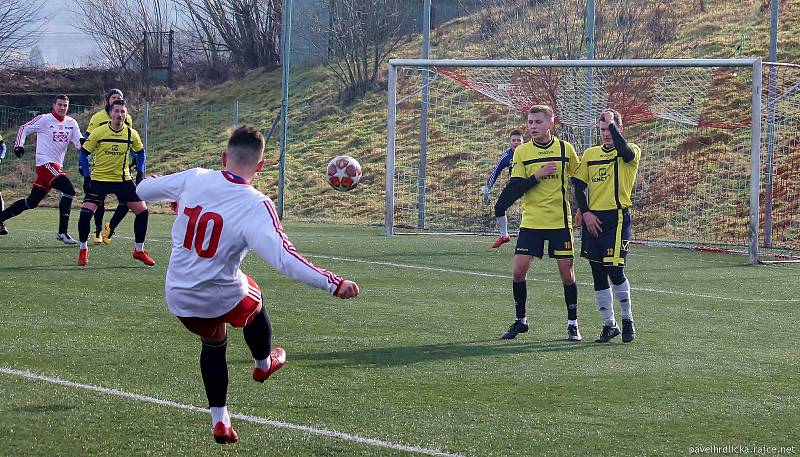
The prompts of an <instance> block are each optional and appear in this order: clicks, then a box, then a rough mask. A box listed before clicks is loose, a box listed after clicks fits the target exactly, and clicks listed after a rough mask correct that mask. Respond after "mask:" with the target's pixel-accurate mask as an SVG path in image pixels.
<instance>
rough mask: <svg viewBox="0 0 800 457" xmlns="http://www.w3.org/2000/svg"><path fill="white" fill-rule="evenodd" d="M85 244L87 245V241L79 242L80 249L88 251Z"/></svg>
mask: <svg viewBox="0 0 800 457" xmlns="http://www.w3.org/2000/svg"><path fill="white" fill-rule="evenodd" d="M87 244H89V242H88V241H81V249H88V248H89V247H88V246H87Z"/></svg>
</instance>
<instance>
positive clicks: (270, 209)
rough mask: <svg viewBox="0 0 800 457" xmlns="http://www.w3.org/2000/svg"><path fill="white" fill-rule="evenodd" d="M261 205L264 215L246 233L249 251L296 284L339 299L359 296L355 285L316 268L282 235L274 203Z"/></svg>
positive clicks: (268, 201)
mask: <svg viewBox="0 0 800 457" xmlns="http://www.w3.org/2000/svg"><path fill="white" fill-rule="evenodd" d="M260 205H261V206H262V208H260V211H261V213H262V216H254V218H253V222H252V224H251V225H250V227H249V230H248V231H247V234H246V239H247V245H248V247H249V248H250V249H252V250H254V251H256V253H257V254H258V255H259V256H260V257H261V258H262V259H264V260H265V261H266V262H267V263H269V264H270V265H272V267H273V268H275V269H276V270H277V271H278V272H279V273H281V274H282V275H284V276H286V277H288V278H291V279H294V280H295V281H300V282H302V283H305V284H308V285H309V286H312V287H316V288H318V289H322V290H327V291H328V292H331V293H332V294H334V295H335V296H337V297H339V298H354V297H356V296H357V295H358V293H359V288H358V285H357V284H356V283H354V282H353V281H348V280H345V279H344V278H342V277H341V276H339V275H337V274H335V273H332V272H330V271H328V270H324V269H322V268H319V267H317V266H315V265H314V264H312V263H311V262H309V261H308V260H306V258H305V257H303V256H302V255H301V254H300V253H299V252H297V249H295V247H294V245H293V244H292V242H291V241H289V238H287V237H286V234H285V233H284V232H283V227H282V226H281V223H280V220H279V219H278V213H277V211H276V210H275V206H274V205H273V204H272V201H271V200H262V201H261V202H260Z"/></svg>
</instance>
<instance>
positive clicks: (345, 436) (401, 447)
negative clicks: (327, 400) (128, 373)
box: [0, 366, 464, 457]
mask: <svg viewBox="0 0 800 457" xmlns="http://www.w3.org/2000/svg"><path fill="white" fill-rule="evenodd" d="M0 373H5V374H7V375H11V376H17V377H20V378H25V379H29V380H32V381H43V382H49V383H51V384H58V385H61V386H66V387H74V388H78V389H84V390H90V391H93V392H99V393H103V394H107V395H115V396H117V397H122V398H127V399H130V400H138V401H142V402H146V403H152V404H155V405H159V406H167V407H170V408H176V409H183V410H186V411H192V412H196V413H204V414H208V409H207V408H200V407H199V406H194V405H187V404H184V403H178V402H174V401H171V400H162V399H159V398H154V397H148V396H147V395H139V394H134V393H130V392H125V391H124V390H119V389H110V388H107V387H100V386H94V385H91V384H81V383H78V382H73V381H67V380H64V379H61V378H58V377H55V376H45V375H40V374H36V373H32V372H30V371H27V370H16V369H14V368H8V367H3V366H0ZM230 416H231V417H232V418H234V419H239V420H242V421H245V422H252V423H254V424H260V425H268V426H270V427H275V428H285V429H289V430H296V431H300V432H305V433H311V434H314V435H322V436H327V437H330V438H337V439H340V440H344V441H352V442H354V443H359V444H366V445H368V446H374V447H381V448H386V449H392V450H396V451H405V452H411V453H414V454H422V455H432V456H436V457H464V455H463V454H452V453H449V452H445V451H440V450H439V449H431V448H423V447H416V446H407V445H405V444H397V443H390V442H388V441H382V440H378V439H374V438H364V437H361V436H358V435H351V434H349V433H342V432H337V431H334V430H327V429H324V428H316V427H310V426H307V425H297V424H291V423H288V422H282V421H275V420H270V419H266V418H263V417H258V416H250V415H247V414H231V415H230Z"/></svg>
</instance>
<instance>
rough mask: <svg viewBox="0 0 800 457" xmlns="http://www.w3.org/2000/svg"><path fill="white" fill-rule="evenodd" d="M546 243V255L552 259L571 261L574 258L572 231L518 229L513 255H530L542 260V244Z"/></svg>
mask: <svg viewBox="0 0 800 457" xmlns="http://www.w3.org/2000/svg"><path fill="white" fill-rule="evenodd" d="M545 241H547V254H548V255H549V256H550V258H552V259H571V258H573V257H574V256H575V251H573V249H572V230H570V229H529V228H521V229H519V236H518V237H517V248H516V249H515V250H514V254H521V255H530V256H533V257H538V258H540V259H541V258H542V256H544V242H545Z"/></svg>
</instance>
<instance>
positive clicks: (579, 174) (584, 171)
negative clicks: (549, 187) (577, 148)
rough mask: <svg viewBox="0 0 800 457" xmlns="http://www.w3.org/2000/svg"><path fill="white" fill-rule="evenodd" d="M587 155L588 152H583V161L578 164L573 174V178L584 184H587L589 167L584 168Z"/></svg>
mask: <svg viewBox="0 0 800 457" xmlns="http://www.w3.org/2000/svg"><path fill="white" fill-rule="evenodd" d="M588 154H589V150H588V149H587V150H585V151H583V161H582V162H579V163H578V169H577V170H575V174H574V175H573V177H575V178H577V179H580V180H581V181H583V182H585V183H587V184H588V183H589V167H587V166H586V161H587V160H588V159H587V155H588Z"/></svg>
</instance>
